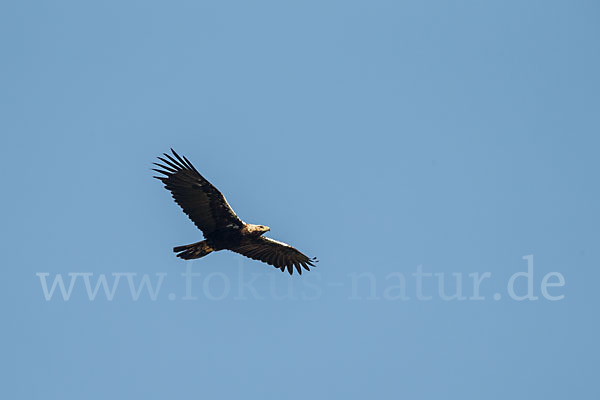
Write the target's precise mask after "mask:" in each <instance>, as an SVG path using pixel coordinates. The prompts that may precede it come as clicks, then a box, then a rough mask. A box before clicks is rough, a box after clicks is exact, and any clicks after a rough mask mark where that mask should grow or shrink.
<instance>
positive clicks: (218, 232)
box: [152, 149, 317, 275]
mask: <svg viewBox="0 0 600 400" xmlns="http://www.w3.org/2000/svg"><path fill="white" fill-rule="evenodd" d="M171 152H172V153H173V155H172V156H171V155H169V154H166V153H164V158H163V157H158V159H159V160H160V161H161V162H162V164H160V163H154V165H156V166H158V167H159V168H160V169H156V168H152V170H154V171H156V172H158V173H160V174H162V175H164V176H155V177H154V178H156V179H158V180H160V181H161V182H162V183H164V185H165V188H166V189H167V190H168V191H170V192H171V195H172V196H173V199H175V202H176V203H177V204H179V206H180V207H181V208H182V209H183V212H184V213H186V214H187V216H188V217H189V218H190V219H191V220H192V222H193V223H194V224H195V225H196V227H197V228H198V229H200V230H201V231H202V233H203V234H204V238H205V240H202V241H200V242H197V243H192V244H187V245H185V246H177V247H175V248H173V251H174V252H175V253H178V254H177V257H179V258H182V259H184V260H192V259H195V258H200V257H204V256H205V255H207V254H209V253H212V252H213V251H219V250H231V251H234V252H236V253H239V254H241V255H243V256H246V257H249V258H251V259H253V260H259V261H262V262H265V263H267V264H269V265H272V266H274V267H275V268H279V269H280V270H281V271H285V270H286V269H287V271H288V272H289V273H290V275H292V273H293V271H294V268H295V269H296V271H298V273H299V274H302V268H304V269H305V270H307V271H309V267H314V266H315V265H314V263H315V262H317V259H316V258H309V257H307V256H306V255H304V254H302V253H301V252H300V251H298V250H296V249H295V248H294V247H292V246H290V245H289V244H286V243H282V242H279V241H277V240H273V239H270V238H268V237H265V236H262V235H263V234H264V233H266V232H268V231H270V230H271V229H270V228H269V227H268V226H264V225H253V224H247V223H245V222H244V221H242V220H241V219H240V218H239V217H238V216H237V215H236V214H235V212H234V211H233V209H232V208H231V206H229V203H227V200H225V196H223V194H222V193H221V192H219V191H218V190H217V188H216V187H214V186H213V185H212V184H211V183H210V182H209V181H207V180H206V179H204V177H203V176H202V175H200V173H199V172H198V170H196V168H194V166H193V165H192V163H191V162H189V161H188V159H187V158H185V157H180V156H179V155H178V154H177V153H176V152H175V150H173V149H171Z"/></svg>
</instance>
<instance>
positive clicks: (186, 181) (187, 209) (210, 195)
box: [153, 149, 244, 236]
mask: <svg viewBox="0 0 600 400" xmlns="http://www.w3.org/2000/svg"><path fill="white" fill-rule="evenodd" d="M171 151H172V152H173V156H175V158H173V157H172V156H170V155H169V154H166V153H165V154H164V156H165V158H162V157H158V159H159V160H160V161H162V162H163V164H159V163H154V164H155V165H157V166H159V167H160V168H161V169H154V168H153V170H154V171H156V172H159V173H161V174H163V175H165V176H155V178H156V179H159V180H160V181H162V182H163V183H164V184H165V188H167V189H168V190H169V191H170V192H171V194H172V195H173V198H174V199H175V202H176V203H177V204H179V206H180V207H181V208H182V209H183V212H184V213H186V214H187V216H188V217H190V219H191V220H192V221H193V222H194V224H195V225H196V226H197V227H198V229H200V230H202V232H203V233H204V236H207V235H210V234H211V233H212V232H214V231H215V230H217V229H219V228H223V227H226V226H227V225H231V224H233V225H238V226H242V225H243V224H244V223H243V222H242V221H241V220H240V219H239V218H238V216H237V215H235V212H233V210H232V209H231V207H230V206H229V204H228V203H227V200H225V196H223V194H222V193H221V192H219V191H218V190H217V188H216V187H214V186H213V185H212V184H211V183H210V182H209V181H207V180H206V179H204V177H203V176H202V175H200V173H199V172H198V171H197V170H196V168H194V166H193V165H192V163H191V162H189V161H188V159H187V158H185V157H183V158H182V157H180V156H179V155H178V154H177V153H175V150H173V149H171Z"/></svg>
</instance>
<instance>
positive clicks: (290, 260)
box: [229, 236, 317, 275]
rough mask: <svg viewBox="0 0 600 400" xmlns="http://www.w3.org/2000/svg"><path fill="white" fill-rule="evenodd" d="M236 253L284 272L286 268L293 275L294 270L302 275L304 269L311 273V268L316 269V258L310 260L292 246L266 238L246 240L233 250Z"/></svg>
mask: <svg viewBox="0 0 600 400" xmlns="http://www.w3.org/2000/svg"><path fill="white" fill-rule="evenodd" d="M229 250H232V251H235V252H236V253H240V254H241V255H243V256H246V257H249V258H251V259H253V260H259V261H262V262H265V263H267V264H269V265H272V266H274V267H275V268H279V269H280V270H282V271H284V270H285V269H286V268H287V270H288V272H289V273H290V275H292V272H293V268H294V267H295V268H296V271H298V273H299V274H302V269H301V268H300V267H302V268H304V269H305V270H307V271H309V268H308V267H309V266H311V267H314V266H315V264H314V263H315V262H317V259H316V258H309V257H307V256H305V255H304V254H302V253H301V252H299V251H298V250H296V249H295V248H293V247H292V246H290V245H289V244H286V243H282V242H278V241H277V240H273V239H270V238H267V237H264V236H259V237H254V238H245V239H244V240H243V241H242V243H241V244H240V245H239V246H237V247H235V248H232V249H229Z"/></svg>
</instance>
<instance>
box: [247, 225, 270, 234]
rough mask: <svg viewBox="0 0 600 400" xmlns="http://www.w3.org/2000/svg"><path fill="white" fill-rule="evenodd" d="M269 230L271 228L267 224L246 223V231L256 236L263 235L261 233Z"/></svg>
mask: <svg viewBox="0 0 600 400" xmlns="http://www.w3.org/2000/svg"><path fill="white" fill-rule="evenodd" d="M270 230H271V228H269V227H268V226H265V225H253V224H248V231H249V232H250V233H252V234H254V235H256V236H260V235H263V234H265V233H267V232H269V231H270Z"/></svg>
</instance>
